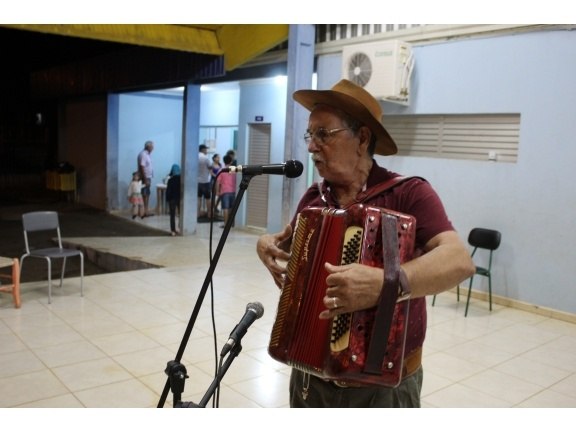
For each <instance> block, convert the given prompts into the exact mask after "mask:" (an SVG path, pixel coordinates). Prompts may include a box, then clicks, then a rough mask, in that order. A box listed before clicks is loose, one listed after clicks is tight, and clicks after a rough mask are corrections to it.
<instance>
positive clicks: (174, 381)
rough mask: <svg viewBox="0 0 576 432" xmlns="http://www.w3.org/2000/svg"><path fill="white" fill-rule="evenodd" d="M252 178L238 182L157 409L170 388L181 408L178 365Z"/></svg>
mask: <svg viewBox="0 0 576 432" xmlns="http://www.w3.org/2000/svg"><path fill="white" fill-rule="evenodd" d="M252 177H254V174H246V175H244V174H243V175H242V181H241V182H240V187H239V191H238V194H237V196H236V199H235V201H234V204H233V205H232V209H231V210H230V215H229V217H228V220H227V221H226V225H225V227H224V231H223V232H222V236H221V237H220V241H219V242H218V246H217V247H216V251H215V252H214V257H213V258H212V259H211V260H210V267H209V268H208V273H207V274H206V278H205V279H204V284H203V285H202V289H201V290H200V294H198V299H197V300H196V305H195V306H194V310H193V311H192V315H191V316H190V320H189V321H188V326H187V327H186V330H185V331H184V336H183V337H182V342H181V343H180V347H179V348H178V352H177V353H176V358H175V359H174V360H171V361H169V362H168V363H167V366H166V369H165V371H164V372H165V373H166V374H167V375H168V379H167V380H166V385H165V386H164V389H163V390H162V394H161V395H160V400H159V401H158V405H157V408H162V407H163V406H164V403H165V402H166V398H167V396H168V391H169V390H170V389H171V388H172V392H173V394H174V408H179V407H182V402H181V401H180V395H181V394H182V392H183V390H184V380H185V379H186V378H188V376H187V375H186V368H185V367H184V366H183V365H182V364H181V363H180V360H181V359H182V356H183V355H184V351H185V350H186V345H187V343H188V340H189V339H190V334H191V333H192V329H193V328H194V324H195V323H196V319H197V318H198V314H199V313H200V308H201V307H202V303H203V302H204V296H205V295H206V291H208V287H209V285H210V281H211V280H212V275H213V274H214V271H215V270H216V266H217V265H218V260H219V259H220V255H221V254H222V250H223V249H224V243H226V239H227V237H228V234H229V232H230V228H231V227H232V224H233V223H234V218H235V216H236V212H237V211H238V207H240V202H241V201H242V197H243V196H244V193H245V192H246V189H248V184H249V183H250V180H252ZM212 217H214V213H212ZM236 345H240V344H236ZM233 349H234V348H233ZM241 349H242V347H240V349H239V350H238V352H237V353H236V354H235V355H234V356H233V357H232V359H231V360H230V363H231V362H232V360H233V359H234V357H235V356H236V355H238V353H239V352H240V350H241ZM231 352H232V351H231ZM229 366H230V364H228V366H227V367H226V370H227V369H228V367H229ZM226 370H224V373H226ZM224 373H222V374H218V376H220V375H222V376H223V375H224ZM220 379H221V377H220Z"/></svg>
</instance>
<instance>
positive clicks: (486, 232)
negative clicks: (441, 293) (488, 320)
mask: <svg viewBox="0 0 576 432" xmlns="http://www.w3.org/2000/svg"><path fill="white" fill-rule="evenodd" d="M501 239H502V235H501V233H500V231H496V230H493V229H488V228H473V229H472V230H471V231H470V233H469V234H468V244H469V245H470V246H472V247H473V248H474V249H473V250H472V253H471V255H470V256H471V257H472V258H474V255H475V254H476V252H477V251H478V249H485V250H488V251H489V257H488V266H487V267H480V266H476V271H475V272H474V274H473V275H472V276H471V277H470V284H469V286H468V295H467V298H466V309H465V311H464V316H465V317H466V316H468V307H469V306H470V293H471V292H472V283H473V282H474V276H476V275H479V276H484V277H487V278H488V304H489V309H490V310H492V256H493V253H494V251H495V250H496V249H498V247H499V246H500V241H501ZM456 301H460V285H458V286H457V287H456ZM435 302H436V296H434V297H433V299H432V306H434V303H435Z"/></svg>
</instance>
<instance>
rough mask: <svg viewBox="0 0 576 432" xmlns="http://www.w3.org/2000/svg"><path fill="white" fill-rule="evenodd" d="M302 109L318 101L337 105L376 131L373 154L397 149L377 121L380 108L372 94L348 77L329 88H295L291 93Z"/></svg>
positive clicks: (380, 113) (310, 106)
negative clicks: (296, 89)
mask: <svg viewBox="0 0 576 432" xmlns="http://www.w3.org/2000/svg"><path fill="white" fill-rule="evenodd" d="M292 97H293V98H294V100H295V101H296V102H298V103H299V104H300V105H302V106H303V107H304V108H307V109H308V110H310V111H312V110H313V109H314V107H315V106H316V105H317V104H325V105H329V106H332V107H334V108H338V109H340V110H342V111H344V112H346V113H347V114H349V115H351V116H352V117H354V118H355V119H356V120H358V121H360V122H362V123H363V124H365V125H366V126H368V127H369V128H370V130H371V131H372V133H374V134H376V149H375V153H377V154H381V155H385V156H387V155H392V154H395V153H396V152H397V151H398V148H397V147H396V144H395V143H394V140H393V139H392V137H391V136H390V135H389V134H388V132H387V131H386V129H384V126H382V123H380V120H381V119H382V107H381V106H380V103H379V102H378V101H377V100H376V99H374V97H373V96H372V95H371V94H370V93H368V92H367V91H366V90H364V89H363V88H362V87H360V86H358V85H356V84H354V83H353V82H351V81H348V80H345V79H343V80H341V81H340V82H338V83H337V84H336V85H334V87H332V89H331V90H298V91H295V92H294V94H293V95H292Z"/></svg>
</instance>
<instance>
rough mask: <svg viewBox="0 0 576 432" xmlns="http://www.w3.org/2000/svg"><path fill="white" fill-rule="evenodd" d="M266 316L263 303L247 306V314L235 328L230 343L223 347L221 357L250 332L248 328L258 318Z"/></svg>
mask: <svg viewBox="0 0 576 432" xmlns="http://www.w3.org/2000/svg"><path fill="white" fill-rule="evenodd" d="M262 315H264V306H262V303H259V302H256V303H248V304H247V305H246V313H244V316H243V317H242V319H241V320H240V322H239V323H238V324H237V325H236V327H234V330H232V333H230V336H229V338H228V342H226V344H225V345H224V346H223V347H222V352H221V353H220V357H222V356H225V355H226V354H227V353H228V352H229V351H230V350H231V349H232V348H233V347H234V346H235V345H236V344H237V343H239V342H240V340H241V339H242V338H243V337H244V335H245V334H246V331H248V327H250V326H251V325H252V323H253V322H254V321H256V320H257V319H258V318H261V317H262Z"/></svg>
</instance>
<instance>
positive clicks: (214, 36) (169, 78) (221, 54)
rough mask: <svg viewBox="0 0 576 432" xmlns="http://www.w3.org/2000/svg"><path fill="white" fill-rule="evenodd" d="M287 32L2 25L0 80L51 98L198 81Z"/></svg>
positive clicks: (276, 28)
mask: <svg viewBox="0 0 576 432" xmlns="http://www.w3.org/2000/svg"><path fill="white" fill-rule="evenodd" d="M288 27H289V26H288V25H287V24H269V25H268V24H222V25H220V24H178V25H176V24H174V25H171V24H150V25H148V24H115V25H114V24H0V54H1V55H2V64H3V66H2V68H0V77H1V78H3V80H6V78H16V79H18V80H23V79H27V80H29V81H30V83H31V84H30V87H31V92H32V93H33V94H34V93H35V92H36V94H39V95H41V96H49V97H54V96H57V97H59V96H67V95H78V94H86V93H87V92H89V91H90V90H91V89H95V91H96V92H99V91H106V90H107V89H111V90H115V89H118V88H129V87H145V86H154V84H155V83H157V84H158V85H160V84H166V83H170V82H182V81H183V77H191V79H194V78H198V75H196V74H195V73H194V72H196V71H199V70H200V71H201V77H202V78H209V77H210V76H217V74H218V73H219V74H220V75H222V71H224V72H230V71H233V70H235V69H237V68H239V67H241V66H242V65H244V64H246V63H247V62H249V61H251V60H253V59H254V58H256V57H258V56H259V55H261V54H263V53H265V52H267V51H269V50H270V49H272V48H274V47H276V46H278V45H279V44H281V43H283V42H285V41H286V40H287V39H288ZM211 74H212V75H211ZM24 77H26V78H24ZM130 80H132V81H133V82H132V83H131V82H129V81H130ZM104 81H106V83H104ZM8 82H10V80H8ZM5 85H6V84H5ZM72 87H73V88H72Z"/></svg>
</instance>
